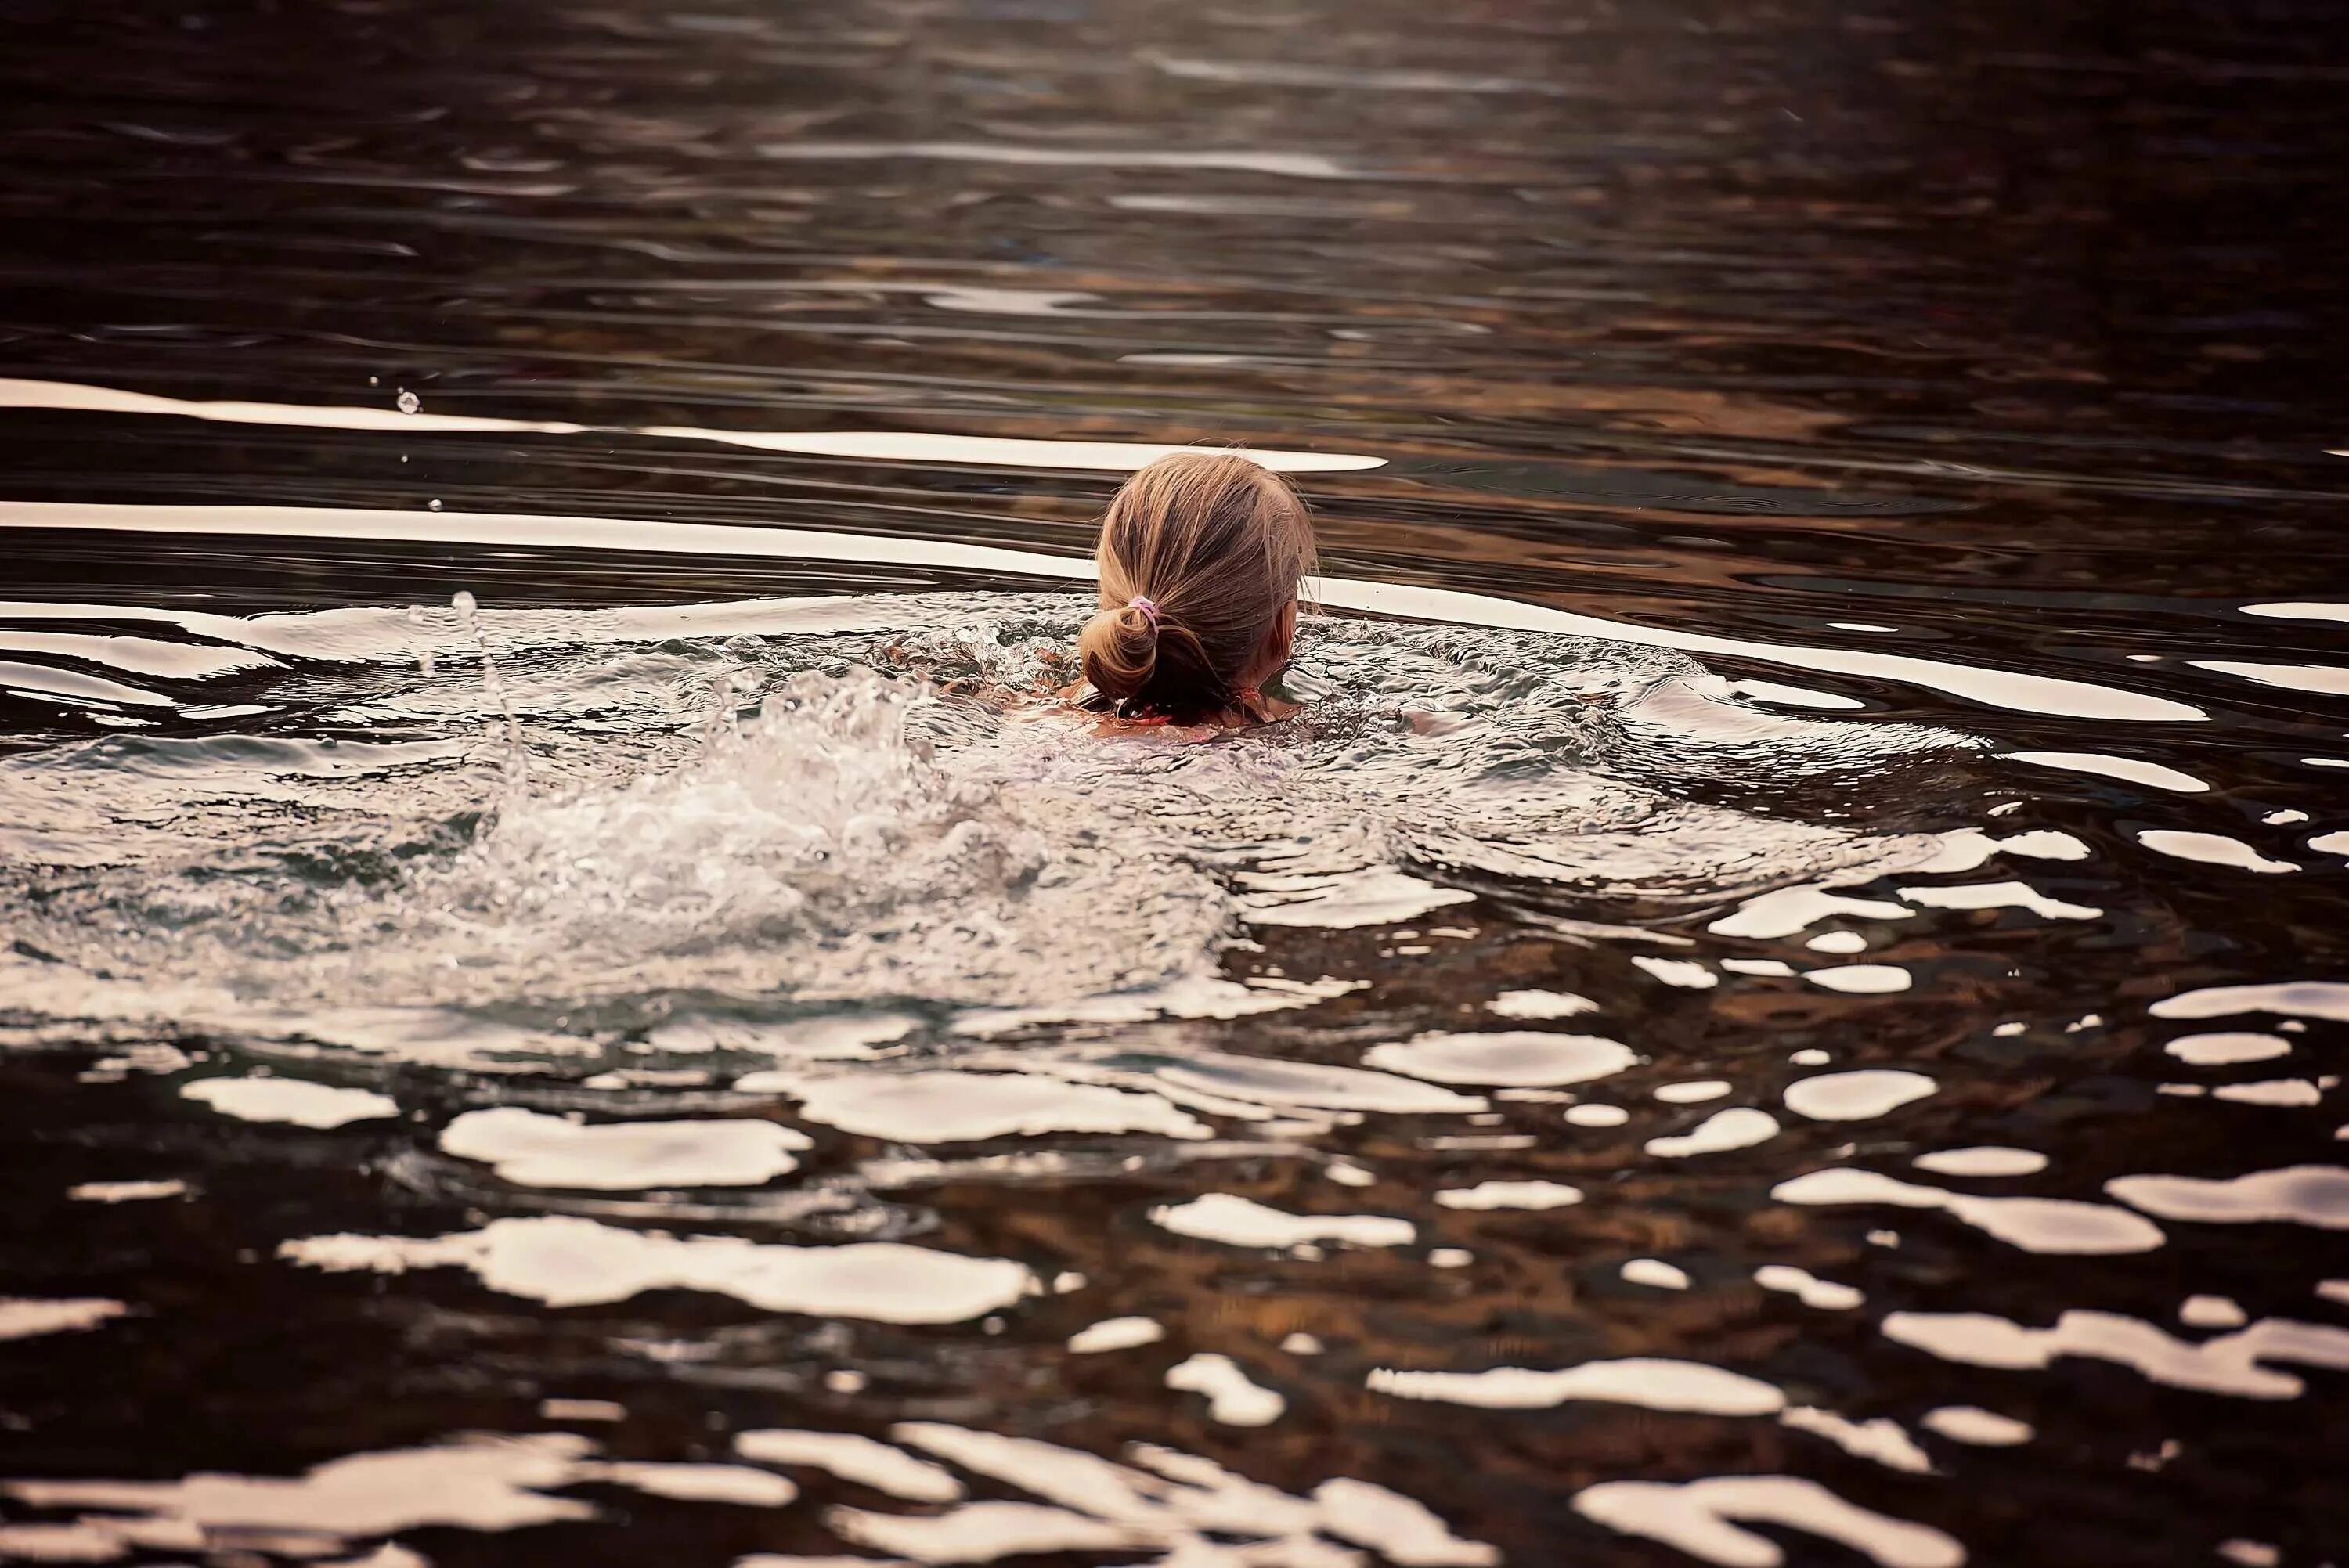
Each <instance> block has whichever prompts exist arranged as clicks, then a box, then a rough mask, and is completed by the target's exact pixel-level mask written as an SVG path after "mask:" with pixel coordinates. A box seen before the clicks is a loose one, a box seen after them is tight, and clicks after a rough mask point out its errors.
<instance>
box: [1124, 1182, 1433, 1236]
mask: <svg viewBox="0 0 2349 1568" xmlns="http://www.w3.org/2000/svg"><path fill="white" fill-rule="evenodd" d="M1150 1218H1151V1221H1152V1222H1153V1223H1154V1224H1157V1225H1161V1226H1163V1227H1164V1228H1165V1229H1167V1230H1169V1231H1172V1232H1174V1233H1175V1234H1176V1235H1178V1236H1190V1237H1193V1238H1195V1239H1196V1240H1199V1241H1204V1242H1222V1243H1225V1244H1226V1246H1234V1247H1295V1246H1304V1245H1309V1244H1312V1243H1319V1242H1342V1243H1346V1244H1347V1245H1349V1246H1357V1247H1407V1246H1409V1245H1410V1244H1411V1243H1412V1242H1413V1240H1414V1239H1416V1238H1417V1236H1418V1234H1419V1233H1418V1230H1417V1228H1416V1227H1414V1226H1413V1224H1412V1222H1410V1221H1409V1220H1398V1219H1393V1218H1391V1217H1389V1216H1387V1215H1384V1214H1290V1213H1285V1212H1282V1211H1281V1210H1278V1209H1273V1208H1268V1207H1266V1206H1265V1205H1264V1204H1262V1203H1257V1202H1251V1201H1250V1200H1248V1199H1246V1198H1241V1197H1237V1196H1235V1195H1233V1194H1231V1193H1229V1192H1208V1193H1204V1194H1202V1195H1201V1196H1199V1197H1196V1198H1194V1199H1192V1200H1191V1201H1190V1202H1186V1203H1166V1204H1162V1205H1160V1206H1159V1207H1157V1208H1154V1209H1153V1210H1151V1211H1150Z"/></svg>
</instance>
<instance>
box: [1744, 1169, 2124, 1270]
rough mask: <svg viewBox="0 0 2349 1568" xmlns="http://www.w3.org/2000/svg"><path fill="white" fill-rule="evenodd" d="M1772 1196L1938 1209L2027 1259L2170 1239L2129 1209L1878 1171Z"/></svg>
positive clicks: (1789, 1186) (1805, 1182) (1838, 1172)
mask: <svg viewBox="0 0 2349 1568" xmlns="http://www.w3.org/2000/svg"><path fill="white" fill-rule="evenodd" d="M1770 1195H1771V1196H1772V1197H1773V1198H1775V1199H1776V1200H1777V1201H1778V1202H1782V1203H1803V1204H1845V1203H1889V1204H1892V1205H1895V1206H1897V1207H1899V1208H1903V1209H1940V1210H1941V1211H1943V1212H1946V1213H1948V1214H1950V1215H1951V1217H1953V1218H1954V1219H1956V1220H1958V1221H1959V1222H1961V1223H1964V1224H1968V1225H1971V1226H1972V1227H1974V1228H1975V1229H1976V1230H1978V1231H1983V1232H1987V1233H1989V1234H1991V1235H1992V1236H1995V1237H1997V1238H1998V1239H1999V1240H2000V1241H2002V1242H2004V1243H2007V1244H2008V1245H2009V1246H2013V1247H2019V1248H2021V1249H2022V1250H2023V1251H2024V1252H2027V1253H2068V1254H2085V1255H2092V1256H2093V1255H2101V1254H2104V1253H2143V1252H2150V1251H2152V1250H2153V1249H2154V1248H2156V1247H2158V1246H2159V1245H2161V1243H2162V1242H2163V1240H2164V1239H2165V1238H2164V1237H2163V1235H2162V1233H2161V1230H2160V1228H2159V1227H2158V1226H2156V1225H2153V1224H2151V1223H2149V1222H2147V1221H2145V1220H2143V1219H2140V1218H2139V1217H2138V1216H2137V1215H2135V1214H2132V1213H2130V1212H2128V1211H2127V1210H2126V1209H2114V1208H2108V1207H2106V1205H2104V1204H2102V1203H2083V1202H2075V1201H2074V1200H2072V1199H2068V1198H1985V1197H1981V1196H1978V1195H1976V1194H1974V1193H1971V1192H1947V1191H1942V1190H1941V1189H1940V1188H1939V1187H1926V1186H1922V1185H1920V1184H1918V1183H1916V1182H1912V1181H1900V1180H1899V1179H1898V1178H1895V1177H1891V1176H1887V1175H1884V1174H1882V1173H1881V1172H1879V1171H1856V1170H1850V1169H1847V1168H1834V1169H1829V1170H1826V1171H1812V1172H1811V1173H1810V1174H1808V1175H1806V1176H1797V1177H1795V1179H1794V1180H1793V1181H1781V1182H1780V1183H1779V1184H1778V1185H1777V1186H1775V1187H1774V1188H1772V1189H1771V1190H1770Z"/></svg>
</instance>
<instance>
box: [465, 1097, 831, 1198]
mask: <svg viewBox="0 0 2349 1568" xmlns="http://www.w3.org/2000/svg"><path fill="white" fill-rule="evenodd" d="M812 1147H813V1145H812V1141H811V1140H810V1139H809V1138H808V1136H807V1135H806V1134H805V1133H802V1132H799V1131H797V1130H793V1129H792V1128H788V1127H778V1126H776V1125H775V1124H774V1123H772V1122H767V1121H740V1120H733V1121H615V1122H605V1123H600V1124H596V1125H592V1126H590V1125H583V1124H579V1123H575V1122H572V1121H568V1120H565V1119H563V1118H562V1117H557V1116H545V1115H542V1114H540V1113H539V1112H537V1111H533V1110H525V1109H521V1108H520V1107H516V1106H501V1107H499V1108H498V1109H494V1110H470V1111H467V1112H466V1113H465V1114H464V1115H462V1116H460V1117H458V1118H457V1119H455V1120H454V1121H452V1122H450V1124H449V1125H448V1127H447V1128H446V1129H444V1130H442V1132H441V1134H440V1148H441V1150H443V1151H444V1152H446V1153H450V1154H454V1155H457V1156H459V1157H460V1158H462V1159H466V1160H479V1161H484V1162H486V1163H487V1164H489V1165H490V1166H491V1168H492V1169H493V1170H495V1171H497V1173H498V1175H499V1176H500V1177H501V1178H502V1179H503V1180H505V1181H512V1182H513V1183H514V1184H515V1185H517V1186H522V1187H570V1188H587V1189H595V1190H597V1191H644V1190H645V1189H647V1188H649V1187H756V1186H760V1185H762V1184H763V1183H765V1182H768V1181H772V1180H773V1179H774V1178H776V1177H778V1176H781V1175H783V1174H785V1173H786V1172H788V1171H794V1170H796V1169H798V1167H799V1161H797V1160H795V1159H794V1158H792V1154H791V1153H790V1152H788V1151H790V1150H805V1149H809V1148H812Z"/></svg>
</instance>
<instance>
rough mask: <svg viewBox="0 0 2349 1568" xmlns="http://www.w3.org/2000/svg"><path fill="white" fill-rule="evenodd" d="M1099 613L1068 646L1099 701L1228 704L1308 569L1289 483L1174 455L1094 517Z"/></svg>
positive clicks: (1229, 460)
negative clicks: (1074, 647)
mask: <svg viewBox="0 0 2349 1568" xmlns="http://www.w3.org/2000/svg"><path fill="white" fill-rule="evenodd" d="M1095 554H1096V557H1097V559H1098V561H1099V563H1100V567H1101V604H1102V607H1101V610H1100V613H1099V614H1095V615H1094V616H1093V618H1092V620H1091V621H1090V622H1088V623H1086V625H1085V630H1084V635H1083V636H1082V638H1081V640H1080V642H1079V644H1078V651H1079V653H1080V654H1081V655H1082V658H1083V664H1084V674H1085V678H1086V679H1087V680H1088V681H1091V682H1092V684H1093V686H1094V688H1095V689H1097V690H1098V691H1100V692H1101V693H1102V695H1103V696H1109V697H1113V698H1116V699H1118V700H1120V701H1122V702H1126V703H1131V704H1132V705H1133V706H1134V707H1140V708H1146V709H1148V710H1150V711H1153V712H1156V713H1164V714H1170V715H1174V716H1175V717H1190V716H1193V715H1196V714H1201V713H1208V712H1214V711H1217V710H1220V709H1222V708H1224V707H1229V706H1230V705H1231V704H1232V703H1233V702H1234V700H1235V698H1236V694H1237V690H1238V688H1239V687H1240V686H1244V685H1246V684H1247V676H1248V674H1249V671H1250V667H1251V666H1252V665H1255V664H1256V663H1257V660H1258V659H1259V657H1260V656H1261V655H1263V653H1264V652H1265V650H1266V648H1267V646H1268V645H1269V644H1270V643H1271V641H1272V640H1273V639H1274V638H1275V637H1276V636H1277V635H1278V628H1280V627H1281V626H1282V625H1284V624H1285V622H1284V616H1285V614H1286V613H1287V611H1288V607H1289V606H1290V605H1291V604H1292V603H1295V601H1296V598H1297V589H1298V584H1299V581H1300V580H1302V579H1303V578H1304V576H1305V575H1306V573H1309V572H1310V571H1311V570H1312V569H1313V523H1312V519H1311V517H1310V516H1309V514H1308V513H1307V511H1306V510H1305V503H1304V501H1303V500H1300V499H1299V496H1298V494H1297V492H1296V491H1295V490H1291V489H1290V488H1289V486H1288V481H1287V480H1284V479H1282V478H1281V477H1280V476H1279V475H1278V474H1276V473H1274V472H1273V471H1272V470H1271V469H1267V468H1265V467H1264V466H1263V465H1261V464H1259V463H1256V462H1252V461H1250V460H1249V459H1247V458H1244V457H1240V456H1237V454H1234V453H1230V452H1207V451H1198V452H1176V453H1174V454H1172V455H1170V456H1167V457H1164V458H1161V459H1158V460H1157V461H1156V462H1154V463H1152V464H1151V465H1150V466H1149V467H1147V468H1144V469H1141V470H1139V471H1138V472H1136V473H1135V474H1134V476H1133V478H1132V479H1130V480H1126V482H1125V484H1124V486H1123V488H1122V489H1120V490H1119V491H1118V492H1117V494H1116V496H1115V497H1114V498H1113V499H1112V500H1111V501H1110V503H1109V511H1108V512H1107V513H1106V514H1105V515H1104V516H1103V517H1102V532H1101V544H1100V548H1099V549H1098V550H1097V551H1096V552H1095Z"/></svg>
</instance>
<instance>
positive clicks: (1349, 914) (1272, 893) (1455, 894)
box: [1239, 866, 1476, 931]
mask: <svg viewBox="0 0 2349 1568" xmlns="http://www.w3.org/2000/svg"><path fill="white" fill-rule="evenodd" d="M1239 882H1240V885H1241V886H1242V887H1246V888H1252V889H1253V890H1255V891H1253V892H1248V893H1247V894H1246V895H1244V896H1243V897H1242V898H1241V900H1240V909H1241V918H1242V919H1244V920H1246V921H1247V922H1248V923H1250V924H1252V925H1282V926H1313V927H1318V928H1319V929H1321V930H1324V931H1350V930H1353V929H1355V928H1357V927H1360V926H1365V925H1393V924H1397V923H1401V922H1402V921H1406V920H1417V919H1418V918H1419V917H1420V916H1421V915H1423V914H1426V913H1430V912H1431V911H1433V910H1438V909H1443V908H1445V907H1447V906H1449V905H1452V904H1455V903H1472V902H1474V901H1475V897H1476V895H1475V893H1473V892H1466V891H1465V890H1464V889H1461V888H1450V887H1438V886H1436V885H1435V884H1434V883H1433V882H1423V881H1421V880H1420V879H1419V878H1417V877H1414V876H1410V875H1407V874H1406V873H1404V872H1399V871H1394V870H1392V869H1391V868H1388V867H1384V866H1372V867H1369V868H1367V869H1365V870H1362V871H1356V872H1331V873H1329V874H1326V875H1319V876H1311V877H1296V876H1268V875H1264V874H1260V873H1254V872H1248V873H1243V874H1242V875H1241V877H1240V878H1239Z"/></svg>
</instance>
